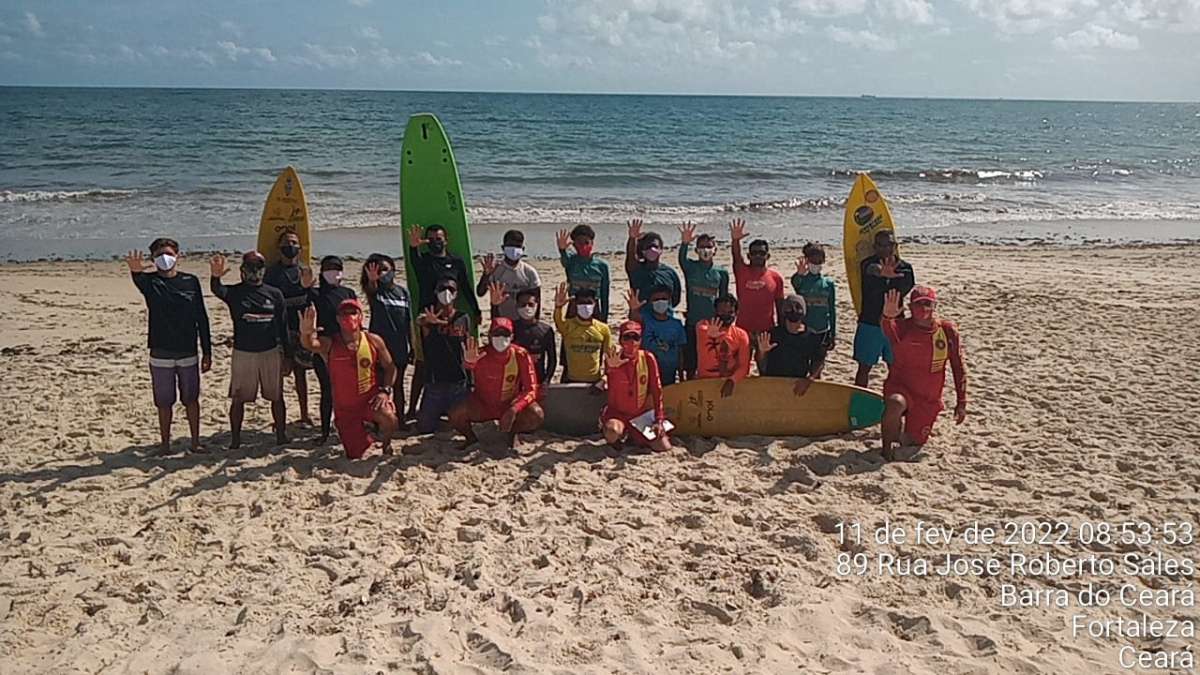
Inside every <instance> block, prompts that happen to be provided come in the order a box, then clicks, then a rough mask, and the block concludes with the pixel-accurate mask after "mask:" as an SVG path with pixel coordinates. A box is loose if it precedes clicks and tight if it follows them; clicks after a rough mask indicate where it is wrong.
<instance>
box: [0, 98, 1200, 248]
mask: <svg viewBox="0 0 1200 675" xmlns="http://www.w3.org/2000/svg"><path fill="white" fill-rule="evenodd" d="M424 111H431V112H434V113H435V114H437V115H438V116H439V117H440V118H441V119H442V122H443V124H444V125H445V126H446V129H447V132H448V133H449V135H450V138H451V142H452V143H453V145H454V150H455V154H456V156H457V158H458V163H459V170H460V174H461V177H462V183H463V189H464V191H465V195H466V199H467V204H468V207H469V210H470V217H471V222H472V226H473V227H472V232H473V237H474V239H475V243H476V249H477V250H490V249H495V248H497V247H498V246H499V238H500V235H501V232H502V231H503V230H504V229H507V228H508V227H510V226H520V227H526V228H528V229H529V230H530V231H531V232H532V234H533V236H532V237H531V241H530V244H529V248H530V249H531V252H532V253H536V254H550V253H552V252H553V246H554V243H553V238H552V236H551V235H550V233H551V232H552V231H553V230H554V229H557V228H559V227H569V226H572V225H574V224H577V223H589V224H592V225H594V226H596V227H597V229H598V230H600V232H601V236H600V241H599V243H600V245H601V246H602V247H604V248H610V247H616V246H618V245H619V243H620V241H621V238H622V236H623V225H622V224H623V223H624V221H625V220H626V219H627V218H630V217H641V218H644V219H646V220H647V221H648V222H649V223H650V225H651V227H653V228H654V229H658V230H660V231H664V232H666V231H668V230H671V234H670V236H668V237H667V239H668V241H673V240H674V234H673V228H674V225H675V224H677V223H678V222H681V221H683V220H688V219H690V220H694V221H697V222H700V223H702V224H703V228H704V229H710V230H715V231H718V232H720V231H722V230H723V228H724V223H725V221H727V220H728V219H729V218H730V217H733V216H740V217H745V218H747V220H749V221H750V225H751V231H752V232H753V233H755V234H762V235H764V236H768V237H770V238H772V239H773V240H776V241H781V242H790V241H801V240H807V239H811V238H817V239H823V240H826V241H834V242H836V241H838V240H839V239H840V231H841V230H840V228H841V218H842V211H841V209H842V202H843V200H844V198H845V196H846V195H847V194H848V192H849V190H850V186H851V183H852V182H853V176H854V173H855V172H856V171H870V172H871V173H872V175H873V176H874V177H875V180H876V182H878V183H879V185H880V187H881V189H882V191H883V192H884V194H885V196H886V197H887V198H888V199H889V201H890V203H891V204H892V207H893V212H894V215H895V216H896V218H897V220H898V223H899V226H900V227H901V228H902V233H903V234H904V235H905V236H909V237H921V238H924V239H934V240H937V239H964V238H965V239H988V240H1021V239H1029V238H1037V239H1051V240H1063V241H1073V240H1081V239H1087V238H1089V237H1103V238H1111V239H1118V240H1121V239H1123V240H1147V241H1163V240H1176V239H1200V215H1198V213H1200V104H1159V103H1082V102H1038V101H972V100H927V99H877V98H866V97H864V98H762V97H684V96H600V95H597V96H581V95H538V94H482V93H480V94H472V93H414V92H365V91H284V90H182V89H180V90H174V89H61V88H0V258H9V259H28V258H36V257H48V256H58V255H63V256H67V257H79V256H93V255H96V256H107V255H112V254H114V253H118V252H120V251H121V250H123V249H126V248H128V247H129V246H131V245H137V246H139V247H140V246H144V245H145V243H146V242H147V241H148V239H149V238H151V237H153V236H158V235H160V234H167V235H172V236H175V237H176V238H178V239H180V240H181V241H182V242H183V243H184V246H185V248H187V247H189V246H191V247H192V248H196V247H212V246H227V245H228V246H237V245H249V242H251V241H252V238H253V234H254V232H255V231H256V229H257V225H258V218H259V215H260V212H261V209H262V203H263V200H264V199H265V197H266V193H267V190H268V189H269V188H270V186H271V184H272V182H273V180H274V178H275V175H276V174H277V173H278V171H279V170H280V168H282V167H283V166H285V165H287V164H292V165H294V166H295V167H297V169H298V170H299V172H300V174H301V177H302V180H303V181H304V186H305V189H306V190H307V192H308V195H309V200H310V207H311V214H312V218H313V222H314V225H315V227H316V228H317V229H318V230H320V231H321V232H322V233H321V235H320V239H319V240H318V252H323V251H324V250H334V251H337V252H341V253H357V252H362V251H363V250H366V249H372V248H384V249H385V250H388V247H390V249H391V250H399V248H400V245H399V240H398V236H399V235H398V233H397V232H396V229H395V228H396V227H397V226H398V223H399V216H400V214H399V161H398V158H399V155H400V144H401V140H402V134H403V130H404V125H405V121H406V120H407V118H408V116H409V115H410V114H413V113H416V112H424ZM393 244H394V245H393Z"/></svg>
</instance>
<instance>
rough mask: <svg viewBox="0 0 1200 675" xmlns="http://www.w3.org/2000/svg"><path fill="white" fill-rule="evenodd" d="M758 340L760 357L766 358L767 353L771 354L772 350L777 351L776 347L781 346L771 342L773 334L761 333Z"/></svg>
mask: <svg viewBox="0 0 1200 675" xmlns="http://www.w3.org/2000/svg"><path fill="white" fill-rule="evenodd" d="M757 340H758V353H759V355H760V356H765V355H766V354H767V352H770V351H771V350H772V349H775V348H776V347H778V346H779V345H778V344H777V343H773V342H771V334H770V333H759V334H758V338H757Z"/></svg>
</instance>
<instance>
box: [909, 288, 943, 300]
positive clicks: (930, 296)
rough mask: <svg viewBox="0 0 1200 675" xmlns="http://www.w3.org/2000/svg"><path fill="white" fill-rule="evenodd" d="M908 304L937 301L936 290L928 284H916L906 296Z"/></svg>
mask: <svg viewBox="0 0 1200 675" xmlns="http://www.w3.org/2000/svg"><path fill="white" fill-rule="evenodd" d="M908 302H909V304H912V303H915V302H937V291H935V290H933V289H932V288H930V287H929V286H917V287H915V288H913V289H912V293H910V294H909V296H908Z"/></svg>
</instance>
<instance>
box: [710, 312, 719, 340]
mask: <svg viewBox="0 0 1200 675" xmlns="http://www.w3.org/2000/svg"><path fill="white" fill-rule="evenodd" d="M706 332H707V333H708V337H709V338H711V339H714V340H715V339H716V338H719V337H721V322H720V321H717V318H716V317H713V318H711V319H709V320H708V331H706Z"/></svg>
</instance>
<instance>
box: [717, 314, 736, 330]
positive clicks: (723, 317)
mask: <svg viewBox="0 0 1200 675" xmlns="http://www.w3.org/2000/svg"><path fill="white" fill-rule="evenodd" d="M717 321H719V322H720V323H721V325H722V326H724V327H726V328H729V327H730V326H732V325H733V315H732V314H718V315H717Z"/></svg>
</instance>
